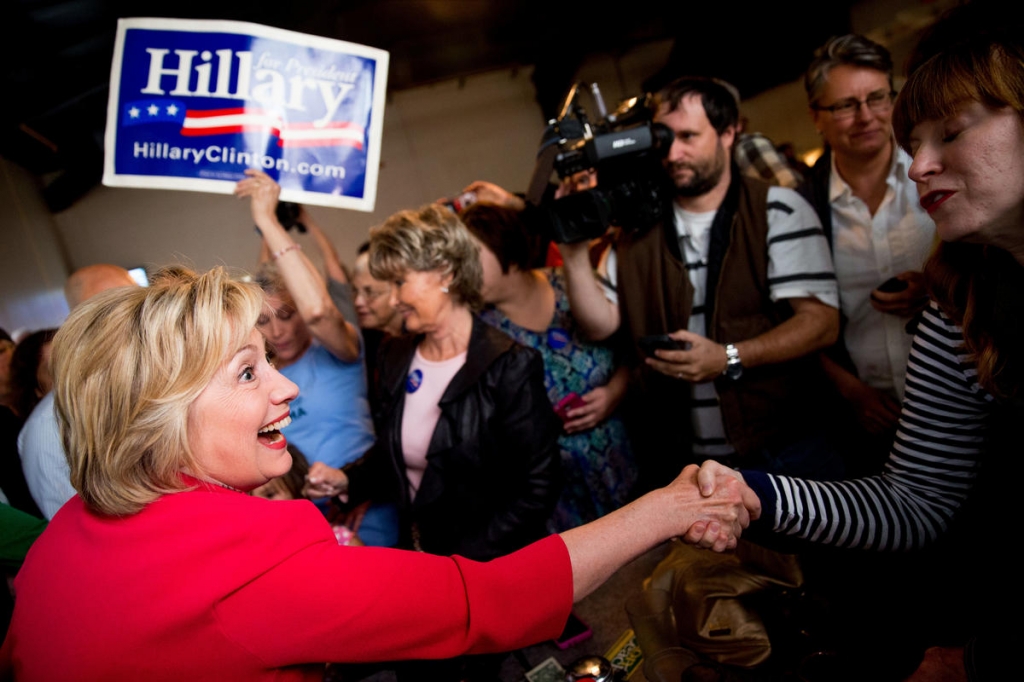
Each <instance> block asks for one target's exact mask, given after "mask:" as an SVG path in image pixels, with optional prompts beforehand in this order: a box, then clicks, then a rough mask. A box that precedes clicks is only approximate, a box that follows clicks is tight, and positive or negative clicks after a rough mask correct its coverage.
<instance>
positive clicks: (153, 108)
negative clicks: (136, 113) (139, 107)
mask: <svg viewBox="0 0 1024 682" xmlns="http://www.w3.org/2000/svg"><path fill="white" fill-rule="evenodd" d="M146 111H148V112H149V115H150V116H156V115H157V114H159V113H160V108H159V107H157V105H155V104H150V105H149V107H148V108H147V109H146Z"/></svg>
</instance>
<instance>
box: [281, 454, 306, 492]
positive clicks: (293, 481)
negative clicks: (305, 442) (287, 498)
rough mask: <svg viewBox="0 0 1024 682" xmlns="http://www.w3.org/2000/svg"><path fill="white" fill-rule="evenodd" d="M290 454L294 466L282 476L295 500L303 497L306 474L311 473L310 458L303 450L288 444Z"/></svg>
mask: <svg viewBox="0 0 1024 682" xmlns="http://www.w3.org/2000/svg"><path fill="white" fill-rule="evenodd" d="M288 454H290V455H291V456H292V468H291V469H289V470H288V473H286V474H285V475H284V476H281V483H283V484H284V487H285V488H287V489H288V494H289V495H291V496H292V499H293V500H301V499H302V488H303V487H304V486H305V485H306V474H308V473H309V460H307V459H306V456H305V455H304V454H302V450H299V449H298V448H297V447H295V446H294V445H292V444H291V443H289V444H288Z"/></svg>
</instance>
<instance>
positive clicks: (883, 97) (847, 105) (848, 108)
mask: <svg viewBox="0 0 1024 682" xmlns="http://www.w3.org/2000/svg"><path fill="white" fill-rule="evenodd" d="M895 96H896V93H895V92H893V91H892V90H889V91H888V92H887V91H885V90H876V91H875V92H872V93H871V94H869V95H868V96H867V97H866V98H865V99H856V98H855V97H850V98H848V99H841V100H839V101H838V102H836V103H835V104H829V105H820V104H815V105H813V106H812V108H813V109H814V110H816V111H827V112H829V113H830V114H832V118H834V119H835V120H837V121H842V120H844V119H850V118H853V117H854V116H856V115H857V112H858V111H859V110H860V107H861V105H862V104H867V105H868V109H870V110H871V111H873V112H875V113H876V114H884V113H885V112H887V111H889V110H890V109H892V102H893V98H894V97H895Z"/></svg>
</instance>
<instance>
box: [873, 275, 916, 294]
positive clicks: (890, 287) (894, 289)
mask: <svg viewBox="0 0 1024 682" xmlns="http://www.w3.org/2000/svg"><path fill="white" fill-rule="evenodd" d="M909 286H910V282H907V281H906V280H902V279H899V278H897V277H890V278H889V279H887V280H885V281H884V282H882V283H881V284H880V285H879V286H878V288H877V289H875V291H881V292H882V293H883V294H895V293H898V292H900V291H904V290H906V288H907V287H909Z"/></svg>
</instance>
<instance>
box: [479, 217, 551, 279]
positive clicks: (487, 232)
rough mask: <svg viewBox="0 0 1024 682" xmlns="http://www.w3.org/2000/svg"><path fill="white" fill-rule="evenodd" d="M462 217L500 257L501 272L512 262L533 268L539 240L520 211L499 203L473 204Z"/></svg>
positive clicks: (507, 269) (506, 270)
mask: <svg viewBox="0 0 1024 682" xmlns="http://www.w3.org/2000/svg"><path fill="white" fill-rule="evenodd" d="M459 218H461V219H462V222H463V224H465V226H466V228H467V229H468V230H469V231H470V232H472V233H473V236H474V237H476V238H477V239H479V240H480V241H481V242H483V243H484V246H486V247H487V248H488V249H490V250H491V253H493V254H494V255H495V256H496V257H497V259H498V262H499V263H501V271H502V272H504V273H507V272H508V271H509V268H511V267H512V266H513V265H515V266H516V267H517V268H519V269H520V270H529V269H530V265H531V264H532V263H533V262H534V256H535V251H536V249H537V248H538V245H537V243H538V242H539V241H540V239H539V238H538V237H537V236H536V235H531V234H529V233H528V232H527V230H526V226H525V225H524V224H523V221H522V217H521V215H520V212H519V211H516V210H514V209H511V208H507V207H505V206H498V205H497V204H473V205H471V206H469V207H468V208H466V209H465V210H463V211H462V213H460V214H459Z"/></svg>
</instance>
